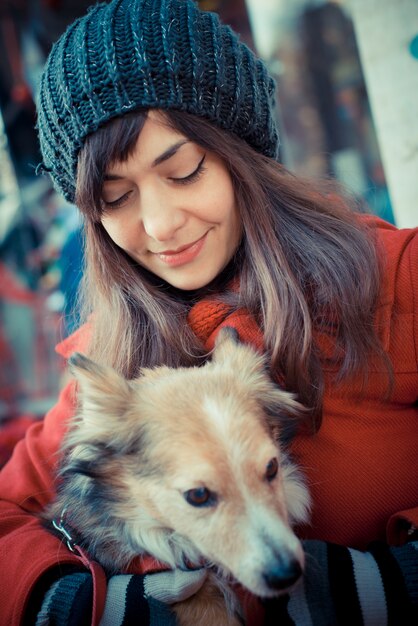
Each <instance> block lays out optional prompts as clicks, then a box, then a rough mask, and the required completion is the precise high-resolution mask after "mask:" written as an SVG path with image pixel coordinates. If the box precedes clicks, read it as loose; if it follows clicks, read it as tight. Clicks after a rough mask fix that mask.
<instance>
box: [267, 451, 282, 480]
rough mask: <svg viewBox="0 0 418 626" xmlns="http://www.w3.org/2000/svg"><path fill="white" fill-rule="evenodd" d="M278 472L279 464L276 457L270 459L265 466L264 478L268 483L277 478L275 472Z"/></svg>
mask: <svg viewBox="0 0 418 626" xmlns="http://www.w3.org/2000/svg"><path fill="white" fill-rule="evenodd" d="M278 471H279V462H278V460H277V459H276V457H273V458H272V459H270V461H269V462H268V463H267V465H266V478H267V480H268V481H269V482H270V481H272V480H274V479H275V478H276V476H277V472H278Z"/></svg>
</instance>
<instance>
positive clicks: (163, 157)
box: [151, 139, 189, 167]
mask: <svg viewBox="0 0 418 626" xmlns="http://www.w3.org/2000/svg"><path fill="white" fill-rule="evenodd" d="M185 143H189V140H188V139H182V140H181V141H178V142H177V143H175V144H173V145H172V146H170V147H169V148H167V150H165V151H164V152H163V153H162V154H160V156H157V158H156V159H154V161H153V162H152V166H151V167H156V165H159V164H160V163H163V162H164V161H167V160H168V159H170V158H171V157H172V156H174V155H175V154H176V152H177V150H179V149H180V148H181V147H182V146H184V144H185Z"/></svg>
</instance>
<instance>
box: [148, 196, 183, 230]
mask: <svg viewBox="0 0 418 626" xmlns="http://www.w3.org/2000/svg"><path fill="white" fill-rule="evenodd" d="M141 205H142V206H141V217H142V225H143V228H144V230H145V232H146V234H147V235H148V237H151V238H152V239H155V241H169V240H170V239H173V237H174V235H175V233H176V231H177V230H178V229H179V228H181V227H182V226H183V225H184V223H185V221H186V213H185V211H183V210H182V209H180V208H179V207H177V206H176V205H175V204H174V203H173V201H172V200H170V198H167V197H166V196H164V197H160V196H158V195H157V194H153V195H152V197H151V196H150V195H149V194H147V197H142V198H141Z"/></svg>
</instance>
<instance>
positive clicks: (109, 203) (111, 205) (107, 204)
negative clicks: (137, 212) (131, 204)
mask: <svg viewBox="0 0 418 626" xmlns="http://www.w3.org/2000/svg"><path fill="white" fill-rule="evenodd" d="M130 195H131V192H130V191H128V192H127V193H124V194H123V195H122V196H120V197H119V198H116V200H105V199H104V198H102V204H103V208H104V209H117V208H118V207H120V206H122V205H123V204H125V202H126V201H127V200H128V198H129V196H130Z"/></svg>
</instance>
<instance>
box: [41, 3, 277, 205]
mask: <svg viewBox="0 0 418 626" xmlns="http://www.w3.org/2000/svg"><path fill="white" fill-rule="evenodd" d="M274 90H275V84H274V81H273V79H272V78H271V76H269V74H268V72H267V69H266V66H265V65H264V63H263V62H262V61H261V60H260V59H257V58H256V57H255V55H254V54H253V52H251V50H250V49H249V48H248V47H247V46H246V45H245V44H243V43H242V42H240V40H239V38H238V36H237V35H236V34H235V33H234V32H233V31H232V30H231V28H230V27H229V26H226V25H223V24H221V23H220V21H219V18H218V16H217V15H216V14H214V13H209V12H205V11H201V10H199V8H198V6H197V4H195V2H194V1H193V0H113V1H112V2H110V3H109V4H98V5H96V6H94V7H92V9H91V10H90V11H89V12H88V13H87V15H85V16H84V17H82V18H80V19H78V20H76V21H75V22H74V23H73V24H72V25H71V26H70V27H69V28H68V29H67V31H66V32H65V33H64V35H63V36H62V37H61V38H60V39H59V40H58V41H57V43H56V44H55V45H54V47H53V48H52V51H51V53H50V55H49V58H48V61H47V63H46V66H45V69H44V72H43V76H42V79H41V85H40V93H39V97H38V128H39V138H40V144H41V151H42V155H43V169H45V170H47V171H49V172H50V175H51V177H52V180H53V182H54V185H55V187H56V188H57V189H58V190H59V191H60V192H61V193H63V195H64V196H65V198H66V199H67V200H69V201H70V202H73V201H74V196H75V182H76V172H77V157H78V152H79V150H80V148H81V147H82V146H83V143H84V140H85V138H86V136H87V135H89V134H91V133H93V132H94V131H95V130H97V129H98V128H99V127H100V126H101V125H103V124H104V123H105V122H107V121H108V120H110V119H111V118H114V117H117V116H120V115H123V114H124V113H127V112H128V111H133V110H135V109H138V108H143V107H145V108H160V109H175V110H178V111H187V112H188V113H192V114H194V115H197V116H200V117H204V118H205V119H208V120H210V121H212V122H214V123H215V124H217V125H218V126H220V127H221V128H223V129H226V130H228V131H230V132H232V133H235V134H236V135H238V136H239V137H241V138H242V139H244V140H245V141H246V142H248V143H249V144H250V145H251V146H252V147H253V148H254V149H255V150H257V151H258V152H261V153H262V154H265V155H267V156H270V157H273V158H277V155H278V134H277V128H276V124H275V119H274Z"/></svg>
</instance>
